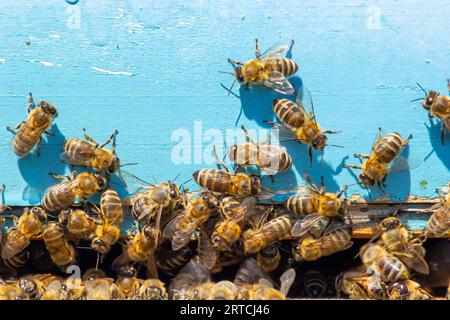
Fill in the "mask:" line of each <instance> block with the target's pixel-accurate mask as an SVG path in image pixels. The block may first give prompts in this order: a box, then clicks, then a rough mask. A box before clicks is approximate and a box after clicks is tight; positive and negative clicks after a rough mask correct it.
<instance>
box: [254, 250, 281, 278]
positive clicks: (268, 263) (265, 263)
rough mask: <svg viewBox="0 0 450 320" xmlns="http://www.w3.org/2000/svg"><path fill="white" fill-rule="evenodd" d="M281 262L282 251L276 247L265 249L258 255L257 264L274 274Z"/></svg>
mask: <svg viewBox="0 0 450 320" xmlns="http://www.w3.org/2000/svg"><path fill="white" fill-rule="evenodd" d="M280 260H281V255H280V250H279V249H278V247H277V246H276V245H270V246H268V247H265V248H263V249H262V250H261V251H259V252H258V254H257V255H256V262H258V264H259V266H260V267H261V268H262V269H263V270H264V271H266V272H272V271H274V270H275V269H276V268H278V266H279V264H280Z"/></svg>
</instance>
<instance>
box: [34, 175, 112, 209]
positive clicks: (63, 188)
mask: <svg viewBox="0 0 450 320" xmlns="http://www.w3.org/2000/svg"><path fill="white" fill-rule="evenodd" d="M50 175H51V176H53V177H55V178H56V179H60V180H63V179H68V181H65V182H60V183H58V184H56V185H54V186H52V187H50V188H48V189H47V191H46V192H45V195H44V201H43V203H42V206H43V208H44V209H45V210H46V211H49V212H59V211H61V210H63V209H66V208H69V207H71V206H72V205H73V204H74V202H75V201H76V200H78V199H85V198H88V197H90V196H92V195H94V194H95V193H97V192H101V191H103V190H104V189H105V188H106V186H107V180H106V178H105V177H104V176H103V175H102V174H100V173H99V172H94V173H90V172H83V173H80V174H77V173H76V172H75V171H74V172H73V173H72V176H71V177H70V176H60V175H57V174H53V173H51V174H50Z"/></svg>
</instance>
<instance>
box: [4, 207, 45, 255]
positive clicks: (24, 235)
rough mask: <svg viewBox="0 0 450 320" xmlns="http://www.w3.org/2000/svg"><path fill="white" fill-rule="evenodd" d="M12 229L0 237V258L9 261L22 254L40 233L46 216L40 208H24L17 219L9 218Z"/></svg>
mask: <svg viewBox="0 0 450 320" xmlns="http://www.w3.org/2000/svg"><path fill="white" fill-rule="evenodd" d="M11 218H12V219H13V221H14V228H10V229H8V230H7V231H6V233H5V234H4V235H3V237H2V244H1V250H0V252H1V257H2V259H4V260H5V259H11V258H13V257H15V256H16V255H17V254H19V253H20V252H22V251H23V250H24V249H25V248H26V247H28V245H29V244H30V241H31V239H32V238H33V237H35V236H37V235H38V234H40V233H41V231H42V227H43V224H44V222H45V221H46V219H47V214H46V213H45V211H44V210H43V209H42V208H40V207H33V208H31V209H30V208H25V209H24V211H23V213H22V215H21V216H20V217H19V218H17V217H15V216H11Z"/></svg>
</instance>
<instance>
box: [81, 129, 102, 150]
mask: <svg viewBox="0 0 450 320" xmlns="http://www.w3.org/2000/svg"><path fill="white" fill-rule="evenodd" d="M83 135H84V137H85V138H86V140H87V141H89V142H92V143H93V144H94V145H95V147H96V148H98V146H99V143H98V142H97V141H95V140H94V139H92V138H91V136H89V135H88V134H87V133H86V128H83Z"/></svg>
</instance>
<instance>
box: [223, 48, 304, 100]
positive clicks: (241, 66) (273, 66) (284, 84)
mask: <svg viewBox="0 0 450 320" xmlns="http://www.w3.org/2000/svg"><path fill="white" fill-rule="evenodd" d="M293 45H294V41H293V40H292V41H291V42H290V44H289V45H279V46H273V47H271V48H270V49H269V50H267V51H266V52H264V53H263V54H261V51H260V49H259V42H258V39H256V47H255V56H256V59H252V60H249V61H247V62H245V63H242V62H239V61H234V60H231V59H228V62H229V63H231V65H232V66H233V68H234V77H235V80H234V82H233V84H232V86H231V88H230V89H229V93H230V92H231V90H232V89H233V86H234V84H235V82H236V81H238V82H239V83H240V84H243V85H245V87H246V88H247V87H249V86H250V85H254V84H260V85H263V86H265V87H268V88H270V89H272V90H275V91H276V92H279V93H282V94H287V95H291V94H293V93H294V87H293V86H292V84H291V83H290V82H289V81H288V80H286V78H287V77H290V76H292V75H294V74H295V73H296V72H297V70H298V65H297V64H296V63H295V62H294V61H293V60H292V59H289V58H282V57H280V55H281V54H283V53H285V52H289V51H290V50H291V48H292V46H293Z"/></svg>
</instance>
